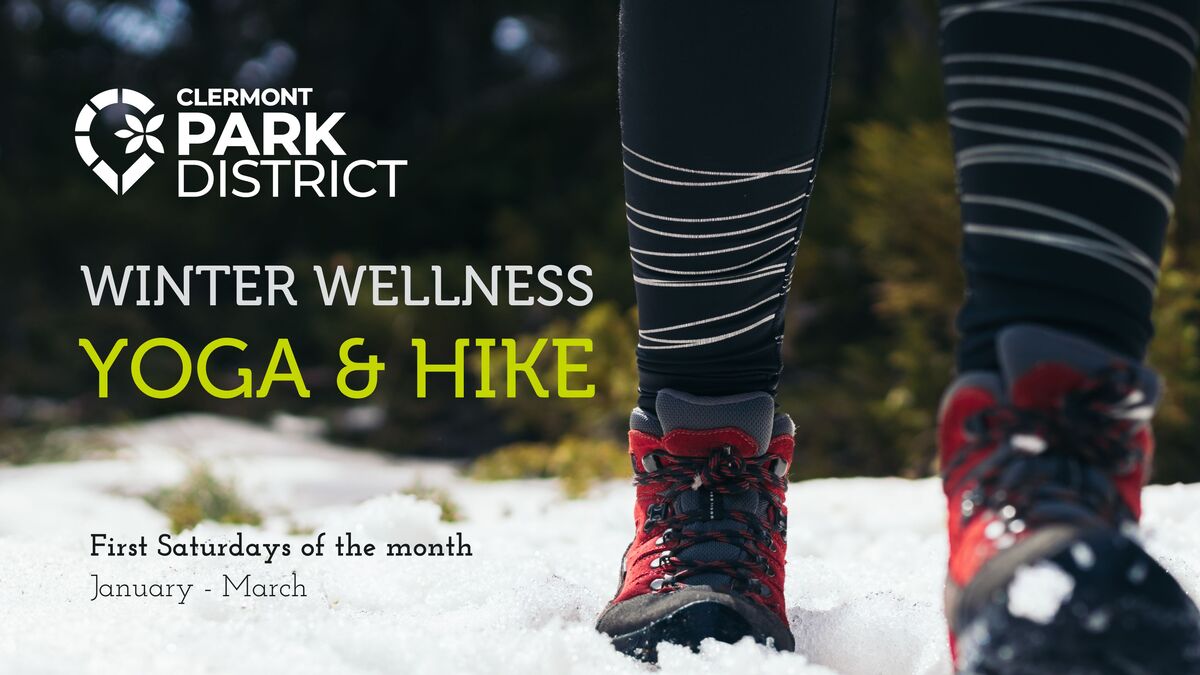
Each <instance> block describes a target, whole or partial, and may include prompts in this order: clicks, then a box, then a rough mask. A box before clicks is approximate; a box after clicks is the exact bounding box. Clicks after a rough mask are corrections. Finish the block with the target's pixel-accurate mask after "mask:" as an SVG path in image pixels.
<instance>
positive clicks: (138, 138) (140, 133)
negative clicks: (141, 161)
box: [116, 115, 165, 155]
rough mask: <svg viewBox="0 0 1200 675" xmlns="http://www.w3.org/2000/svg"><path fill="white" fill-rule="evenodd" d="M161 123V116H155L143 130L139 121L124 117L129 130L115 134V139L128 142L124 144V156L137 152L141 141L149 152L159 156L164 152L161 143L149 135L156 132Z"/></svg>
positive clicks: (129, 116) (134, 118)
mask: <svg viewBox="0 0 1200 675" xmlns="http://www.w3.org/2000/svg"><path fill="white" fill-rule="evenodd" d="M162 123H163V116H162V115H155V116H154V117H151V118H150V122H149V123H147V124H146V126H145V127H144V128H143V127H142V121H141V120H139V119H138V118H136V117H134V116H133V115H125V124H127V125H129V128H128V129H121V130H119V131H117V133H116V136H117V138H128V139H129V142H128V143H126V144H125V154H127V155H128V154H131V153H134V152H137V151H138V149H139V148H141V147H142V141H143V140H144V141H145V142H146V146H147V147H149V148H150V149H151V150H153V151H155V152H157V153H159V154H162V153H163V152H165V150H164V149H163V144H162V141H160V140H158V138H156V137H154V136H152V135H151V134H153V133H154V132H155V131H158V128H159V127H161V126H162Z"/></svg>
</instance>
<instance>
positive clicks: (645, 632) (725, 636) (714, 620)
mask: <svg viewBox="0 0 1200 675" xmlns="http://www.w3.org/2000/svg"><path fill="white" fill-rule="evenodd" d="M746 636H750V637H753V638H754V641H755V642H758V643H760V644H771V645H772V646H775V645H774V644H773V640H771V639H770V638H768V637H767V636H766V635H764V634H761V633H756V632H755V631H754V630H753V629H752V628H751V626H750V624H749V622H747V621H746V619H745V618H744V617H743V616H742V615H741V614H739V613H737V612H736V611H734V610H733V609H730V608H729V607H726V606H725V605H722V604H719V603H716V602H705V601H700V602H694V603H691V604H689V605H684V606H683V607H680V608H679V609H677V610H675V611H674V612H672V613H670V614H668V615H666V616H664V617H662V618H661V619H658V620H657V621H654V622H653V623H650V624H648V625H646V626H645V627H644V628H640V629H638V630H636V631H633V632H630V633H626V634H624V635H618V636H615V637H613V638H612V643H613V646H614V647H616V648H617V651H620V652H622V653H624V654H628V655H629V656H632V657H634V658H636V659H639V660H642V661H647V662H649V663H654V662H656V661H657V660H658V645H659V644H660V643H663V642H665V643H669V644H674V645H682V646H684V647H688V648H690V649H691V650H692V651H694V652H695V651H699V650H700V643H701V642H702V641H704V640H708V639H715V640H718V641H720V642H727V643H731V644H732V643H734V642H737V641H738V640H741V639H742V638H744V637H746ZM776 648H777V649H782V647H776Z"/></svg>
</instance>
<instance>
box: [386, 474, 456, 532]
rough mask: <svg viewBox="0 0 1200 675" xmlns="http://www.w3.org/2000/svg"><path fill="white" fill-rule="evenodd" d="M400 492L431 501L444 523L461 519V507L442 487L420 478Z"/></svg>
mask: <svg viewBox="0 0 1200 675" xmlns="http://www.w3.org/2000/svg"><path fill="white" fill-rule="evenodd" d="M400 494H405V495H411V496H413V497H416V498H417V499H420V500H422V501H426V502H433V503H434V504H437V507H438V508H439V509H441V512H442V513H441V516H440V518H441V520H442V522H445V523H457V522H459V521H460V520H462V507H461V506H459V505H458V504H457V503H456V502H455V501H454V499H453V498H451V497H450V493H449V492H446V491H445V490H443V489H442V488H439V487H434V486H432V485H426V484H425V483H423V482H421V480H420V479H417V480H416V481H413V484H412V485H409V486H408V487H406V488H404V489H403V490H401V491H400Z"/></svg>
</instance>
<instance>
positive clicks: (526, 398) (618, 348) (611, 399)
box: [475, 302, 637, 439]
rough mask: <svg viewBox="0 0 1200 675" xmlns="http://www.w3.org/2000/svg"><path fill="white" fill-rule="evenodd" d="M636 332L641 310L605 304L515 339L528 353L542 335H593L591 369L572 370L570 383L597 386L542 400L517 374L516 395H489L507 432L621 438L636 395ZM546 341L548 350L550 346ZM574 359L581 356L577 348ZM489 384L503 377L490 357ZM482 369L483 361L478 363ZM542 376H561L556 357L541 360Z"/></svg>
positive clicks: (496, 384) (500, 367) (588, 357)
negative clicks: (589, 392) (586, 393)
mask: <svg viewBox="0 0 1200 675" xmlns="http://www.w3.org/2000/svg"><path fill="white" fill-rule="evenodd" d="M636 336H637V314H636V313H635V311H634V310H628V311H622V310H620V309H619V308H618V307H617V305H616V303H613V302H602V303H599V304H596V305H595V306H593V307H591V308H590V309H588V310H587V311H585V312H583V313H582V314H581V315H580V316H579V318H578V319H576V320H574V321H570V320H565V319H558V320H554V321H551V322H550V323H549V324H547V325H545V326H543V327H542V328H540V329H539V330H538V331H536V332H535V333H533V334H527V335H522V336H520V337H518V338H517V346H518V353H519V354H521V355H524V354H528V353H529V351H530V349H532V347H533V344H534V343H535V342H536V340H537V339H539V338H546V339H548V340H549V339H552V338H566V337H570V338H590V339H591V340H592V352H591V354H587V355H586V359H585V361H586V363H587V366H588V371H587V372H586V373H572V374H571V375H570V382H571V386H572V388H574V389H580V388H582V387H583V386H585V385H586V384H594V385H595V387H596V395H595V397H593V398H590V399H563V398H556V397H551V398H545V399H543V398H538V397H537V396H534V395H533V392H532V391H531V390H530V389H529V388H528V384H527V383H525V382H522V380H521V377H520V376H518V380H517V386H518V387H519V388H521V390H520V391H519V393H518V396H517V397H515V398H507V397H504V396H502V395H500V396H497V397H496V398H494V399H491V403H492V405H493V406H494V407H495V408H497V409H498V410H499V411H500V412H501V413H502V414H503V416H504V420H505V423H506V424H507V425H508V429H509V431H511V432H513V433H517V434H526V435H534V436H536V437H538V438H544V439H556V438H561V437H562V436H564V435H567V434H576V435H580V436H594V437H598V438H604V439H614V438H620V437H621V436H622V435H623V434H624V431H625V428H626V424H627V420H628V417H629V410H630V409H631V408H632V407H633V405H634V403H635V402H636V399H637V367H636V365H635V363H634V361H635V358H634V350H635V346H636V341H637V340H636ZM550 348H551V347H550V345H549V344H547V346H546V349H550ZM574 351H575V353H576V356H575V358H574V360H575V361H579V360H580V358H579V357H580V356H583V354H582V353H581V351H580V350H578V349H576V350H574ZM490 365H491V382H492V383H493V385H492V386H493V387H500V386H502V383H503V382H504V381H505V379H504V378H505V371H504V362H503V360H501V359H492V360H491V364H490ZM475 368H476V371H478V368H479V363H478V361H476V363H475ZM537 373H538V377H539V378H540V379H541V381H542V382H543V383H544V384H545V383H550V382H554V381H556V380H557V377H558V360H557V359H554V358H547V357H543V358H541V359H539V360H538V366H537Z"/></svg>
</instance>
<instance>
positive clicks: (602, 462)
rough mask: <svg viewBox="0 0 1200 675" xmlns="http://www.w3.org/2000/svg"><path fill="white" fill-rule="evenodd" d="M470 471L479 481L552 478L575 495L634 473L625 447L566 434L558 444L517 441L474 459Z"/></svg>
mask: <svg viewBox="0 0 1200 675" xmlns="http://www.w3.org/2000/svg"><path fill="white" fill-rule="evenodd" d="M468 474H469V475H470V476H471V477H472V478H475V479H477V480H516V479H519V478H552V477H557V478H559V479H561V481H562V488H563V492H564V493H566V495H567V496H568V497H571V498H576V497H582V496H584V495H585V494H587V491H588V489H589V488H590V487H591V486H592V484H593V483H595V482H597V481H602V480H611V479H613V478H624V477H628V476H631V475H632V474H633V469H632V467H631V466H630V464H629V454H628V453H627V452H626V451H625V447H624V446H622V445H620V444H618V443H616V442H613V441H606V440H596V439H589V438H580V437H578V436H566V437H564V438H562V439H561V440H559V441H558V443H555V444H549V443H514V444H512V445H506V446H504V447H501V448H497V449H496V450H494V451H492V452H490V453H488V454H486V455H484V456H482V457H480V458H479V459H477V460H475V461H474V462H473V463H472V464H471V466H470V468H469V469H468Z"/></svg>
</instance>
